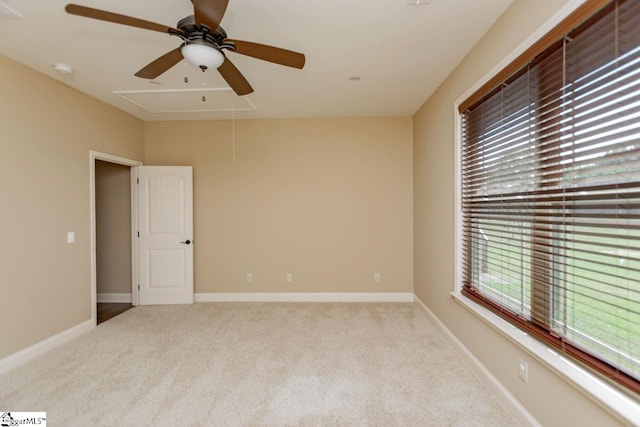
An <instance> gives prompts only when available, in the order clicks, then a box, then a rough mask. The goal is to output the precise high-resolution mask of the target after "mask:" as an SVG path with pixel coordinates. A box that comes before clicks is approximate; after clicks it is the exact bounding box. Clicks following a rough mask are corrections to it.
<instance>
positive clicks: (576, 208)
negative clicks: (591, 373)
mask: <svg viewBox="0 0 640 427" xmlns="http://www.w3.org/2000/svg"><path fill="white" fill-rule="evenodd" d="M460 114H461V116H462V150H461V153H462V159H461V160H462V180H461V182H462V227H463V229H462V240H463V241H462V259H463V271H462V280H463V283H462V292H463V293H464V294H465V295H467V296H469V297H470V298H473V299H474V300H476V301H478V302H480V303H482V304H484V305H486V306H488V307H489V308H490V309H492V310H493V311H495V312H496V313H498V314H499V315H501V316H502V317H504V318H506V319H507V320H509V321H511V322H513V323H515V324H517V325H518V326H519V327H521V328H523V329H525V330H527V331H528V332H530V333H532V334H533V335H535V336H537V337H538V338H540V339H542V340H544V341H545V342H546V343H548V344H549V345H551V346H554V347H556V348H557V349H559V350H560V351H562V352H564V353H565V354H567V355H569V356H571V357H573V358H576V359H577V360H579V361H580V362H582V363H584V364H586V365H588V366H589V367H591V368H593V369H595V370H597V371H599V372H600V373H602V374H604V375H606V376H607V377H608V378H610V379H612V380H614V381H617V382H618V383H620V384H622V385H624V386H626V387H628V388H629V389H631V390H633V391H635V392H640V0H618V1H596V0H594V1H587V2H586V3H585V4H584V5H583V6H582V7H581V8H579V9H578V10H577V11H576V12H575V13H574V14H572V15H571V16H570V17H568V18H567V19H566V20H565V21H563V22H562V23H561V24H560V25H559V26H558V27H557V28H556V29H554V30H553V31H552V32H551V33H550V34H549V36H547V37H545V38H544V39H543V40H541V41H540V42H539V43H537V44H536V45H534V46H533V47H532V48H531V49H530V50H529V51H527V52H525V54H523V56H521V57H520V58H518V59H517V60H516V62H515V63H514V64H512V65H510V66H509V67H507V69H505V70H504V71H503V72H502V73H500V74H499V75H498V76H496V78H495V79H492V80H491V81H490V82H489V83H488V84H487V85H485V86H483V87H482V88H481V89H480V90H479V91H478V92H477V93H475V94H474V95H472V96H471V97H470V98H469V99H468V100H467V101H465V102H464V103H462V105H461V106H460Z"/></svg>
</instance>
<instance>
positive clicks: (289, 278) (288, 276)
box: [285, 273, 293, 283]
mask: <svg viewBox="0 0 640 427" xmlns="http://www.w3.org/2000/svg"><path fill="white" fill-rule="evenodd" d="M285 279H286V280H287V283H291V282H293V273H287V274H286V276H285Z"/></svg>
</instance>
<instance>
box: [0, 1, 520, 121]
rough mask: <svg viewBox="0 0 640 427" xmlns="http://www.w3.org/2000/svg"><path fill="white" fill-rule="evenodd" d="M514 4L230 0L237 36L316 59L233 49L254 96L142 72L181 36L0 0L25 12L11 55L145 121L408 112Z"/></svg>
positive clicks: (146, 10)
mask: <svg viewBox="0 0 640 427" xmlns="http://www.w3.org/2000/svg"><path fill="white" fill-rule="evenodd" d="M512 1H513V0H431V2H430V4H427V5H421V6H414V5H409V4H407V3H408V1H407V0H322V1H307V0H297V1H296V0H262V1H258V0H230V1H229V6H228V9H227V12H226V14H225V16H224V18H223V20H222V23H221V26H222V27H223V28H224V29H225V30H226V32H227V34H228V35H229V37H230V38H235V39H240V40H248V41H254V42H258V43H264V44H270V45H274V46H278V47H282V48H285V49H290V50H294V51H298V52H302V53H304V54H305V55H306V65H305V67H304V69H302V70H297V69H294V68H288V67H283V66H280V65H275V64H271V63H268V62H264V61H260V60H258V59H254V58H250V57H246V56H243V55H239V54H235V53H233V52H231V53H228V58H229V59H230V60H231V61H232V62H233V63H234V64H235V65H236V66H237V67H238V68H239V69H240V71H241V72H242V73H243V74H244V76H245V77H246V78H247V80H248V81H249V83H251V85H252V86H253V88H254V90H255V92H254V93H252V94H250V95H248V96H246V97H243V98H238V97H237V96H236V95H235V94H234V93H233V92H231V91H230V89H229V88H228V86H227V85H226V83H225V81H224V80H223V79H222V77H220V75H219V74H218V73H217V72H215V71H213V70H208V71H207V72H205V73H202V72H201V71H200V70H198V69H196V68H195V67H193V66H191V65H187V64H186V63H185V61H182V62H181V63H179V64H178V65H176V66H175V67H173V68H172V69H171V70H169V71H168V72H166V73H164V74H163V75H161V76H160V77H158V78H157V79H156V83H159V84H152V83H150V82H149V81H148V80H144V79H140V78H137V77H135V76H134V73H135V72H136V71H138V70H139V69H140V68H142V67H143V66H145V65H146V64H148V63H149V62H151V61H152V60H154V59H155V58H157V57H159V56H160V55H162V54H164V53H166V52H168V51H169V50H172V49H174V48H176V47H178V46H179V45H180V39H178V38H177V37H171V36H169V35H165V34H162V33H158V32H153V31H146V30H142V29H138V28H131V27H127V26H123V25H118V24H112V23H107V22H101V21H96V20H93V19H88V18H83V17H79V16H73V15H68V14H67V13H66V12H65V11H64V6H65V4H66V3H68V1H67V0H0V2H2V3H4V4H5V5H7V6H9V7H11V8H12V9H15V10H16V11H18V12H20V13H21V14H22V15H23V17H22V18H2V17H0V30H1V31H2V37H0V53H2V54H4V55H6V56H8V57H11V58H13V59H15V60H17V61H18V62H21V63H24V64H26V65H28V66H30V67H32V68H34V69H36V70H38V71H40V72H42V73H44V74H46V75H49V76H51V77H52V78H54V79H56V80H59V81H61V82H64V83H65V84H68V85H69V86H72V87H74V88H76V89H78V90H79V91H82V92H84V93H87V94H89V95H91V96H93V97H95V98H98V99H100V100H102V101H104V102H106V103H108V104H111V105H113V106H115V107H117V108H119V109H121V110H124V111H127V112H129V113H130V114H132V115H134V116H136V117H139V118H140V119H142V120H194V119H196V120H197V119H228V118H230V117H231V115H232V113H231V110H232V109H235V112H234V113H233V114H235V117H236V118H284V117H357V116H407V115H411V114H413V113H414V112H415V111H416V110H417V109H418V108H419V107H420V106H421V105H422V104H423V103H424V101H425V100H426V99H427V98H428V97H429V95H430V94H431V93H432V92H433V90H435V89H436V88H437V87H438V85H439V84H440V83H441V82H442V81H443V80H444V79H445V77H446V76H447V75H448V74H449V73H450V72H451V71H452V70H453V69H454V68H455V66H456V65H457V64H458V63H459V62H460V61H461V60H462V58H463V57H464V56H465V55H466V53H467V52H468V51H469V50H470V49H471V48H472V47H473V45H475V43H476V42H477V41H478V40H479V38H480V37H482V35H483V34H484V33H485V32H486V31H487V30H488V29H489V28H490V27H491V25H492V24H493V23H494V22H495V20H496V19H497V18H498V17H499V16H500V14H502V12H503V11H504V10H505V9H506V8H507V7H508V6H509V4H510V3H511V2H512ZM73 2H74V3H78V4H81V5H84V6H89V7H93V8H97V9H105V10H109V11H112V12H116V13H120V14H124V15H130V16H133V17H136V18H141V19H145V20H148V21H153V22H157V23H160V24H165V25H169V26H176V23H177V21H178V20H179V19H181V18H183V17H185V16H187V15H190V14H192V13H193V11H192V10H193V9H192V5H191V2H190V1H189V0H156V1H142V0H73ZM55 63H65V64H69V65H71V66H72V67H73V69H74V73H73V74H72V75H67V76H65V75H61V74H58V73H57V72H56V71H55V70H54V69H53V66H52V65H53V64H55ZM352 76H358V77H360V80H359V81H351V80H349V78H350V77H352ZM185 77H188V79H189V83H185V82H184V79H185ZM156 91H157V92H156ZM203 95H204V96H205V97H206V101H205V102H203V101H202V97H203ZM163 111H167V112H163Z"/></svg>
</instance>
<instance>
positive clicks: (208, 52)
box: [181, 43, 224, 71]
mask: <svg viewBox="0 0 640 427" xmlns="http://www.w3.org/2000/svg"><path fill="white" fill-rule="evenodd" d="M181 52H182V56H184V58H185V59H186V60H187V61H189V62H190V63H192V64H193V65H195V66H196V67H198V68H200V69H202V70H203V71H204V70H206V69H207V68H218V67H219V66H221V65H222V63H223V62H224V55H223V54H222V52H220V51H219V50H218V49H216V48H215V47H213V46H210V45H207V44H200V43H189V44H186V45H184V46H183V47H182V49H181Z"/></svg>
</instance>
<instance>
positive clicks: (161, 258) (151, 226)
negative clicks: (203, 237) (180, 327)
mask: <svg viewBox="0 0 640 427" xmlns="http://www.w3.org/2000/svg"><path fill="white" fill-rule="evenodd" d="M136 169H137V171H138V217H139V219H138V230H139V233H140V237H139V238H138V254H139V261H138V266H139V269H138V272H139V273H138V274H139V285H140V288H139V289H140V291H139V294H138V296H139V300H138V302H139V303H140V305H149V304H192V303H193V171H192V168H191V166H138V167H137V168H136Z"/></svg>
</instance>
